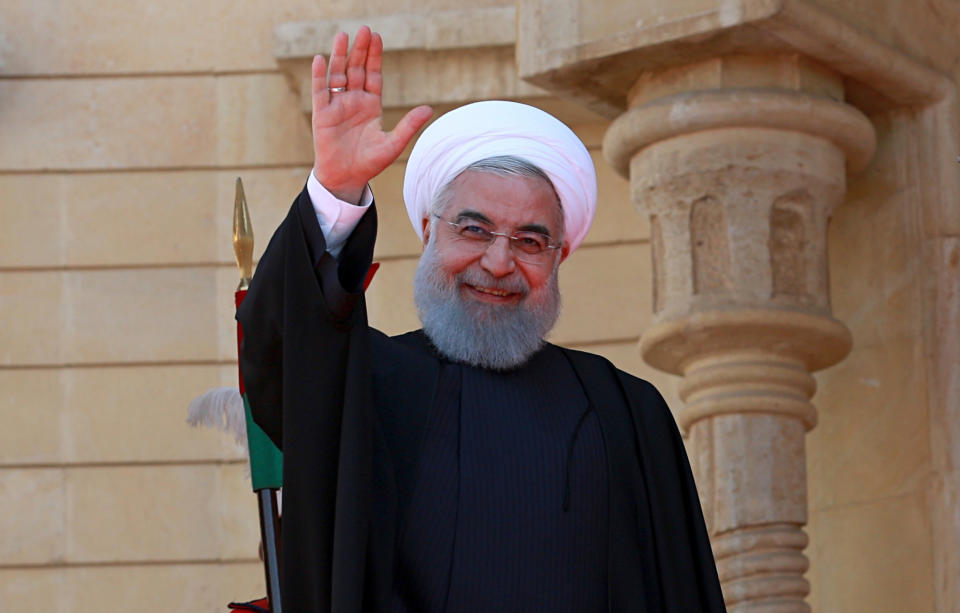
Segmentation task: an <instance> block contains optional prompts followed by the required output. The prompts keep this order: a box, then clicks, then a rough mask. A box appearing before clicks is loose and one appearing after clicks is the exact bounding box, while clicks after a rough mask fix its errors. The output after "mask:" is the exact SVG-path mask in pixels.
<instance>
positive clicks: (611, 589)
mask: <svg viewBox="0 0 960 613" xmlns="http://www.w3.org/2000/svg"><path fill="white" fill-rule="evenodd" d="M376 225H377V223H376V212H375V210H374V209H373V208H372V207H371V210H370V211H368V212H367V214H366V215H364V217H363V218H362V219H361V221H360V223H359V224H358V226H357V228H356V229H355V230H354V232H353V234H352V235H351V236H350V238H349V240H348V241H347V243H346V245H345V246H344V248H343V251H342V252H341V254H340V257H339V259H334V258H333V257H332V256H330V254H329V253H327V252H326V251H325V247H324V245H325V243H324V239H323V235H322V232H321V230H320V226H319V224H318V222H317V220H316V216H315V213H314V211H313V207H312V205H311V203H310V198H309V195H308V193H307V191H306V189H304V190H303V191H302V192H301V193H300V195H299V197H298V198H297V200H296V201H295V202H294V204H293V206H292V207H291V209H290V212H289V213H288V215H287V217H286V219H285V220H284V222H283V223H282V224H281V225H280V227H279V228H278V229H277V231H276V233H275V234H274V236H273V238H272V239H271V241H270V244H269V246H268V247H267V250H266V252H265V253H264V255H263V257H262V258H261V259H260V262H259V264H258V267H257V273H256V276H255V277H254V279H253V283H252V284H251V287H250V291H249V293H248V294H247V297H246V299H245V301H244V302H243V304H242V305H241V307H240V309H238V312H237V319H238V320H239V321H240V322H241V324H242V326H243V331H244V340H243V346H242V348H241V352H240V366H241V372H242V373H243V377H244V383H245V386H246V391H247V395H248V398H249V400H250V404H251V407H252V410H253V414H254V417H255V419H256V421H257V423H258V424H259V425H260V426H261V427H262V428H263V429H264V430H265V431H266V432H267V434H268V435H269V436H270V437H271V438H272V439H273V440H274V442H276V443H277V445H278V446H279V447H280V448H281V449H282V450H283V454H284V471H283V482H284V487H283V492H284V493H283V511H284V517H283V534H282V557H281V563H282V573H281V590H282V595H283V599H284V607H285V608H286V610H287V611H289V612H291V613H319V612H327V611H329V612H332V613H360V612H382V611H387V610H388V605H389V602H390V595H391V589H392V575H393V565H394V555H395V539H396V523H397V515H398V492H401V491H403V489H404V488H406V487H409V483H410V480H411V479H412V473H413V468H414V467H415V466H416V454H417V451H418V444H417V443H418V441H419V440H420V433H421V430H422V428H423V425H424V421H425V418H426V409H427V407H429V406H430V403H431V400H432V398H433V395H434V390H435V388H436V385H437V381H438V373H439V362H438V360H437V358H436V356H435V354H434V353H433V352H432V351H431V350H430V348H429V347H428V346H427V344H426V342H425V341H424V340H423V335H422V334H407V335H403V336H401V337H396V338H389V337H387V336H385V335H383V334H381V333H380V332H377V331H376V330H374V329H372V328H369V327H368V325H367V314H366V306H365V303H364V298H363V281H364V278H365V275H366V272H367V270H368V268H369V266H370V264H371V261H372V256H373V244H374V240H375V237H376ZM563 351H564V352H565V353H566V355H567V356H568V358H569V360H570V362H571V364H572V365H573V368H574V370H575V371H576V373H577V374H578V375H579V378H580V379H581V381H582V382H583V386H584V388H585V389H584V391H585V393H586V395H587V397H588V398H589V399H590V401H591V402H592V404H593V405H594V406H595V407H596V410H597V413H598V416H599V418H600V422H601V427H602V432H603V437H604V445H605V448H606V454H607V466H608V471H609V473H608V482H609V500H608V505H609V506H608V508H609V513H610V520H609V530H610V534H609V548H608V551H609V553H608V555H609V560H608V603H609V610H610V611H611V612H620V611H630V612H638V613H640V612H660V611H663V612H671V613H674V612H675V613H694V612H700V611H709V612H713V611H724V610H725V609H724V604H723V597H722V595H721V592H720V585H719V581H718V579H717V571H716V567H715V564H714V561H713V556H712V553H711V549H710V543H709V540H708V537H707V532H706V528H705V526H704V522H703V515H702V512H701V509H700V502H699V499H698V497H697V491H696V487H695V485H694V482H693V476H692V474H691V471H690V467H689V464H688V461H687V457H686V453H685V451H684V447H683V443H682V441H681V439H680V435H679V433H678V431H677V427H676V424H675V422H674V420H673V417H672V415H671V414H670V411H669V409H668V408H667V406H666V403H665V402H664V401H663V398H662V397H661V396H660V394H659V393H658V392H657V390H656V389H655V388H654V387H653V386H652V385H651V384H650V383H648V382H646V381H643V380H641V379H638V378H636V377H633V376H631V375H629V374H627V373H624V372H622V371H619V370H617V369H616V368H615V367H614V366H613V365H612V364H610V362H608V361H607V360H606V359H604V358H602V357H600V356H596V355H593V354H589V353H584V352H580V351H573V350H569V349H563ZM398 390H402V393H398Z"/></svg>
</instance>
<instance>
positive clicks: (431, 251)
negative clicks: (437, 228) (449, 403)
mask: <svg viewBox="0 0 960 613" xmlns="http://www.w3.org/2000/svg"><path fill="white" fill-rule="evenodd" d="M462 282H467V283H470V284H471V285H481V286H485V287H491V288H500V289H506V290H508V291H514V292H522V293H523V296H524V297H523V299H522V300H520V302H519V303H517V304H513V305H498V304H486V303H483V302H477V301H474V300H469V299H466V298H464V297H463V295H462V294H461V293H460V286H461V283H462ZM413 289H414V300H415V302H416V305H417V312H418V313H419V315H420V321H421V322H422V323H423V330H424V332H425V333H426V335H427V337H428V338H429V339H430V341H431V342H432V343H433V344H434V346H435V347H436V348H437V349H438V350H439V351H440V353H441V354H443V355H444V356H446V357H447V358H449V359H451V360H453V361H455V362H463V363H466V364H470V365H472V366H480V367H483V368H490V369H493V370H509V369H512V368H516V367H517V366H520V365H521V364H523V363H525V362H526V361H527V360H528V359H529V358H530V356H532V355H533V354H534V353H536V352H537V350H539V349H540V348H541V347H542V346H543V344H544V340H543V338H544V337H545V336H546V335H547V333H548V332H549V331H550V330H551V329H552V328H553V325H554V324H555V323H556V321H557V317H558V316H559V315H560V288H559V284H558V282H557V269H556V267H555V268H554V270H553V274H552V275H551V276H550V279H549V281H548V282H547V285H546V286H545V287H544V288H543V289H542V290H540V292H538V293H539V294H542V295H541V296H538V297H537V300H536V301H532V300H531V294H530V289H529V286H528V284H527V282H526V279H524V278H523V276H522V275H520V274H519V273H518V274H516V276H511V277H510V278H509V280H507V279H500V280H497V279H495V278H493V277H491V276H490V275H488V274H487V273H485V272H483V271H474V270H468V271H464V272H462V273H460V274H459V275H457V276H456V277H455V278H454V279H450V278H449V277H448V276H447V275H446V274H445V273H444V272H443V270H442V269H441V268H440V264H439V261H438V258H437V253H436V247H435V245H434V242H433V238H432V237H431V239H430V242H429V243H428V245H427V248H426V249H425V250H424V252H423V255H422V256H421V257H420V263H419V264H418V265H417V274H416V277H415V278H414V282H413Z"/></svg>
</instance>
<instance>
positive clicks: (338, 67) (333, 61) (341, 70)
mask: <svg viewBox="0 0 960 613" xmlns="http://www.w3.org/2000/svg"><path fill="white" fill-rule="evenodd" d="M346 69H347V33H346V32H337V35H336V36H334V37H333V50H332V51H331V52H330V73H329V75H328V76H327V87H345V86H346V85H347V73H346Z"/></svg>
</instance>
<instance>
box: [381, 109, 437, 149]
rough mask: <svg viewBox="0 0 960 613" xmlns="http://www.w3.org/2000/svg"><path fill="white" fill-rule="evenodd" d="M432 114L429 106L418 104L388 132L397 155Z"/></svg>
mask: <svg viewBox="0 0 960 613" xmlns="http://www.w3.org/2000/svg"><path fill="white" fill-rule="evenodd" d="M432 115H433V109H432V108H430V107H429V106H418V107H416V108H414V109H411V110H410V111H409V112H408V113H407V114H406V115H404V116H403V119H401V120H400V121H399V122H398V123H397V125H396V127H395V128H394V129H393V130H392V131H391V132H390V141H391V143H392V144H393V145H394V148H395V150H396V152H397V155H399V154H400V152H401V151H403V149H404V148H405V147H406V146H407V143H409V142H410V139H411V138H413V135H414V134H416V133H417V130H419V129H420V128H422V127H423V124H425V123H427V120H429V119H430V117H431V116H432Z"/></svg>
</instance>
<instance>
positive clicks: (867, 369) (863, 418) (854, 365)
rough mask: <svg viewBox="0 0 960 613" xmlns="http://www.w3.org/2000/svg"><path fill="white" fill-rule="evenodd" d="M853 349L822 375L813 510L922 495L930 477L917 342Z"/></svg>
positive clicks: (813, 449) (813, 438) (812, 439)
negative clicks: (894, 497) (908, 495)
mask: <svg viewBox="0 0 960 613" xmlns="http://www.w3.org/2000/svg"><path fill="white" fill-rule="evenodd" d="M854 335H855V338H856V330H854ZM854 346H855V349H854V351H853V352H852V353H851V354H850V356H848V357H847V359H846V360H844V361H843V362H841V363H840V364H838V365H837V366H835V367H833V368H831V369H829V370H827V371H824V372H822V373H819V374H818V375H817V383H818V386H819V390H818V392H817V396H816V402H817V405H818V406H819V408H820V423H819V424H818V426H817V428H815V429H814V430H813V431H812V432H810V435H809V437H808V445H809V449H810V462H809V469H810V474H811V480H810V505H811V508H813V509H824V508H830V507H834V506H838V505H849V504H852V503H866V502H868V501H871V500H880V499H885V498H890V497H893V496H900V495H904V494H906V493H909V492H916V491H917V490H918V489H920V488H922V487H923V486H924V484H925V482H926V479H927V477H928V475H929V472H930V468H931V466H930V445H929V436H930V431H929V424H928V417H927V406H926V395H927V391H926V389H925V385H924V379H923V370H924V366H923V364H922V361H921V360H922V356H921V355H919V350H920V347H919V346H918V344H917V343H916V341H915V340H914V339H902V340H899V341H891V342H886V343H884V344H883V345H881V346H876V345H874V346H869V345H866V346H860V345H856V344H855V345H854ZM878 466H882V467H883V469H882V470H878V469H877V467H878Z"/></svg>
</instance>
